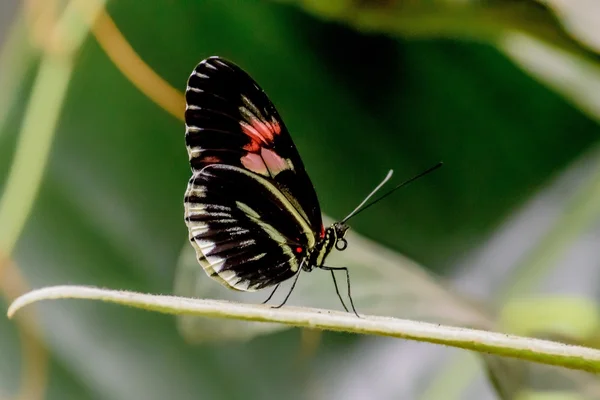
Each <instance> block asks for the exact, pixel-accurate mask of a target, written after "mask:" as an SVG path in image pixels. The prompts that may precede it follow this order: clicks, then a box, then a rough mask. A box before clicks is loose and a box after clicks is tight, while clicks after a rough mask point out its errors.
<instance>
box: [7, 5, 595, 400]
mask: <svg viewBox="0 0 600 400" xmlns="http://www.w3.org/2000/svg"><path fill="white" fill-rule="evenodd" d="M103 6H105V7H106V9H105V10H103V8H102V7H103ZM0 16H1V19H0V21H1V23H2V26H1V29H0V40H1V41H0V44H1V45H2V48H1V53H0V185H1V189H0V194H1V195H2V200H1V201H0V259H1V260H2V262H1V263H0V280H1V283H2V284H1V289H2V294H3V298H2V300H0V303H1V304H2V305H3V306H4V309H6V307H8V304H9V303H10V300H11V299H13V298H14V297H15V296H16V295H18V294H21V293H22V292H24V291H26V290H27V289H28V288H35V287H41V286H47V285H56V284H68V283H71V284H85V285H95V286H103V287H108V288H113V289H129V290H137V291H143V292H150V293H173V287H174V282H175V281H176V280H178V279H179V282H180V284H179V286H180V287H181V286H182V284H181V282H184V283H185V282H192V281H194V282H195V279H196V278H187V276H188V275H185V278H182V276H184V275H182V274H184V273H186V274H187V273H190V271H191V273H200V275H199V276H198V277H197V279H204V278H203V277H201V275H203V274H204V273H203V272H202V271H199V269H200V268H199V266H197V265H195V264H193V262H192V263H191V265H190V263H187V264H186V261H185V260H186V259H185V257H186V256H185V252H186V251H187V250H189V249H187V245H186V237H187V232H186V229H185V225H184V223H183V207H182V198H183V192H184V190H185V187H186V182H187V179H188V178H189V176H190V171H189V166H188V160H187V155H186V150H185V145H184V140H183V136H184V126H183V122H182V121H181V119H180V118H181V113H179V114H177V112H178V111H179V112H181V104H179V103H177V101H178V99H179V98H178V97H177V94H173V93H171V92H170V91H169V90H168V88H167V89H161V87H160V86H157V85H158V83H157V82H158V81H157V80H152V79H146V80H144V79H143V78H144V77H146V76H147V75H146V73H147V72H144V71H145V70H144V68H148V67H149V68H150V69H152V70H154V72H155V73H156V74H158V76H160V77H162V79H164V80H166V82H168V84H170V85H171V86H172V87H173V88H175V89H176V90H177V91H179V92H182V91H183V90H184V88H185V83H186V80H187V78H188V75H189V74H190V72H191V71H192V69H193V68H194V66H195V65H196V64H197V63H198V62H199V61H200V60H202V59H203V58H205V57H208V56H211V55H220V56H222V57H225V58H228V59H230V60H232V61H234V62H236V63H237V64H239V65H240V66H242V67H243V68H244V69H245V70H246V71H248V72H249V73H250V74H251V75H252V76H253V77H254V78H255V79H256V81H257V82H259V84H260V85H261V86H262V87H263V89H265V91H266V92H267V93H268V94H269V96H270V98H271V99H272V101H273V102H274V103H275V105H276V106H277V108H278V110H279V112H280V114H281V115H282V116H283V118H284V120H285V122H286V125H287V126H288V128H289V130H290V132H291V134H292V137H293V139H294V141H295V143H296V145H297V147H298V149H299V151H300V153H301V155H302V157H303V160H304V163H305V165H306V167H307V170H308V173H309V175H310V176H311V178H312V181H313V183H314V185H315V187H316V190H317V193H318V196H319V199H320V202H321V206H322V209H323V211H324V213H326V214H327V215H328V216H330V217H332V218H341V217H343V216H345V215H346V214H347V213H348V212H349V211H350V210H351V209H353V208H354V206H355V205H356V204H357V203H358V202H359V201H360V200H361V199H362V198H363V197H364V195H365V194H366V193H368V192H369V190H370V189H371V188H372V187H373V186H374V185H375V184H376V183H377V182H379V180H380V179H381V178H382V177H383V176H384V175H385V173H386V171H387V170H388V169H390V168H392V169H394V170H395V173H396V175H395V179H397V180H398V181H399V180H402V179H405V178H408V177H410V176H412V175H414V174H415V173H418V172H420V171H421V170H423V169H425V168H427V167H429V166H431V165H433V164H435V163H436V162H437V161H439V160H443V161H444V162H445V166H444V168H443V169H441V170H440V171H438V172H436V173H434V174H432V175H430V176H428V177H427V178H425V179H423V180H421V181H420V182H418V183H417V184H414V185H411V187H410V188H407V189H406V190H404V189H403V190H402V191H401V193H397V194H396V195H394V196H393V197H391V198H389V199H388V200H386V201H384V202H382V203H380V204H379V205H378V206H377V207H374V208H372V209H370V210H369V212H367V213H365V214H362V215H361V216H360V217H357V218H356V219H354V220H353V221H352V231H353V232H355V233H357V234H358V235H361V236H363V237H364V238H367V239H369V240H370V241H368V240H367V241H365V240H364V239H358V236H357V237H356V240H354V242H353V241H350V248H351V249H352V251H353V252H354V253H352V254H355V255H358V256H357V257H358V258H359V260H358V261H357V260H356V259H355V260H354V262H355V263H357V264H360V266H356V267H355V268H354V270H353V267H352V266H350V269H351V272H350V273H351V276H352V277H353V290H354V291H356V292H358V293H359V295H358V299H357V298H355V302H356V303H357V308H358V309H359V310H365V311H369V312H372V313H379V314H384V315H395V316H400V317H412V318H417V319H425V320H433V321H439V322H446V323H454V324H456V325H462V326H466V325H469V326H475V327H485V328H490V329H496V330H501V331H505V332H514V333H518V334H524V335H533V336H540V337H547V338H553V339H558V340H562V341H565V342H570V343H580V344H585V345H588V346H592V347H598V346H599V345H600V336H599V333H600V321H599V320H598V316H599V313H598V307H597V304H598V299H599V294H600V291H599V290H598V289H599V288H600V248H599V247H598V243H599V242H598V240H599V239H600V229H599V228H600V224H599V217H600V186H599V185H600V153H599V151H598V148H597V143H598V134H599V133H600V127H599V126H598V120H599V119H600V57H599V56H598V53H600V4H598V3H596V2H594V1H589V0H588V1H585V0H573V1H571V2H568V3H567V2H562V1H558V0H544V1H542V0H540V1H537V2H536V1H532V0H531V1H526V0H522V1H517V0H513V1H499V0H497V1H493V0H480V1H478V0H466V1H458V0H454V1H452V0H428V1H426V0H413V1H401V0H397V1H393V0H388V1H383V0H331V1H319V0H304V1H301V0H287V1H250V0H248V1H220V0H205V1H201V0H195V1H192V0H187V1H184V0H159V1H148V2H139V1H132V0H121V1H106V2H105V3H104V2H102V1H99V0H94V1H91V0H89V1H88V0H73V1H66V0H64V1H63V0H60V1H59V0H57V1H53V0H29V1H24V2H18V1H16V0H8V1H6V0H4V1H3V2H2V3H0ZM108 16H110V18H112V20H113V21H114V24H115V26H116V27H117V28H118V30H120V32H121V33H122V35H123V37H124V38H125V39H126V41H127V42H128V43H129V45H130V46H131V49H130V50H132V51H134V52H136V53H137V55H138V56H139V57H140V58H141V60H143V62H144V63H145V64H146V65H144V64H142V63H141V62H139V63H136V62H132V61H131V60H130V59H129V61H127V60H128V58H127V57H128V56H127V54H129V53H128V52H127V51H128V50H127V48H126V47H125V48H124V47H122V46H121V45H119V44H118V43H120V42H119V41H118V40H119V38H118V36H115V32H117V31H115V30H110V29H108V28H107V27H110V26H111V25H110V23H108V22H107V21H110V19H109V17H108ZM95 18H97V19H95ZM93 21H96V25H95V28H94V29H93V31H92V32H90V25H89V23H90V22H93ZM98 21H100V22H98ZM107 46H108V50H107ZM111 46H112V47H111ZM111 49H112V50H111ZM111 51H113V53H110V52H111ZM107 53H110V54H107ZM115 57H116V59H115ZM119 60H120V61H122V62H123V63H124V65H126V66H127V65H128V66H129V68H130V70H129V71H130V73H127V72H126V71H124V69H123V66H122V65H119V62H120V61H119ZM124 60H125V61H124ZM137 78H140V79H142V83H141V84H140V83H139V82H135V81H136V79H137ZM156 79H158V78H156ZM144 88H145V89H148V88H154V89H155V90H157V91H158V94H157V96H155V97H154V98H153V97H152V96H147V95H146V94H145V93H144V91H145V89H144ZM150 90H152V89H150ZM157 98H158V100H157ZM179 100H180V99H179ZM160 101H164V102H165V104H166V105H164V104H157V102H160ZM169 107H171V109H172V110H174V111H173V112H169V111H168V108H169ZM174 114H175V115H174ZM178 117H179V118H178ZM38 177H39V179H38ZM30 202H31V203H30ZM30 204H31V207H30ZM14 243H16V246H13V244H14ZM373 243H377V244H378V245H375V244H373ZM378 246H384V247H386V248H387V250H386V252H384V250H382V248H381V247H378ZM182 248H183V249H184V250H183V253H182ZM349 251H350V250H349ZM401 255H402V256H401ZM377 256H379V257H380V258H379V259H378V261H377V262H375V261H374V260H375V259H376V257H377ZM403 256H405V257H407V258H403ZM360 257H363V258H360ZM409 259H412V260H415V261H416V262H418V263H419V264H420V265H421V266H416V265H413V264H411V262H410V261H409ZM398 260H400V261H398ZM348 262H351V261H348ZM178 263H179V268H176V266H177V264H178ZM379 263H382V264H383V263H388V264H389V265H390V266H391V268H392V270H393V268H394V267H395V268H397V271H396V272H393V271H392V273H390V274H388V275H386V274H385V273H381V274H379V275H377V274H376V273H375V272H373V271H378V273H379V272H380V270H377V268H378V265H374V264H379ZM184 264H186V265H187V267H189V268H187V267H184V266H182V265H184ZM409 264H410V265H409ZM338 265H340V264H338ZM345 265H347V264H345ZM186 268H187V269H186ZM388 270H389V269H388ZM361 271H362V272H361ZM424 271H428V273H433V274H435V275H437V276H440V278H430V275H427V274H426V273H427V272H424ZM403 273H406V274H407V275H406V276H404V275H402V274H403ZM314 274H318V271H316V272H315V273H314ZM361 274H364V275H369V274H370V275H369V276H368V277H365V278H364V279H361ZM394 274H396V275H394ZM324 278H327V276H325V277H324ZM315 279H320V278H319V277H317V278H315ZM368 279H371V281H369V285H371V286H369V289H373V290H372V292H370V294H369V295H368V296H366V295H364V296H362V297H361V295H360V293H361V290H362V289H365V288H366V283H365V282H366V281H367V280H368ZM412 279H415V280H412ZM303 280H304V278H303ZM209 282H210V284H211V285H213V284H214V285H217V283H214V282H212V281H209ZM307 282H310V281H309V280H308V279H307ZM425 282H427V283H425ZM312 284H313V283H307V284H306V286H305V289H301V288H300V289H299V290H300V292H299V294H298V295H296V296H292V304H294V299H295V301H296V302H297V303H298V304H303V301H304V300H306V299H308V298H310V297H311V295H313V296H314V293H315V292H313V293H312V294H311V290H310V288H312V286H311V285H312ZM301 285H302V280H301V282H300V283H299V286H301ZM326 285H327V286H326V287H325V288H324V289H322V291H323V293H324V294H323V295H322V296H325V297H327V300H326V301H325V300H323V303H317V304H313V305H317V306H319V305H321V306H323V307H324V306H331V307H332V308H336V309H338V308H339V307H340V306H339V304H338V303H337V299H336V298H335V293H334V292H333V288H332V287H331V283H330V282H329V281H326ZM384 289H385V290H384ZM208 290H212V289H208ZM302 290H304V292H303V291H302ZM315 290H316V289H315ZM319 290H321V289H319ZM178 292H182V293H184V292H185V293H184V294H190V295H191V294H195V295H198V296H202V295H206V293H207V292H202V293H200V292H198V290H197V288H196V289H194V288H191V289H189V288H188V289H180V290H178ZM366 292H367V291H366V289H365V290H363V293H366ZM319 293H321V292H319ZM405 293H408V294H407V295H406V296H404V294H405ZM267 295H268V293H261V294H260V295H259V297H244V296H241V297H237V299H238V300H242V301H244V299H246V301H254V300H255V299H261V298H262V297H263V296H264V297H266V296H267ZM319 296H321V294H319ZM248 299H252V300H248ZM450 299H452V301H450ZM361 305H362V308H361ZM23 314H24V315H23V317H22V318H19V319H18V320H17V322H15V321H9V320H8V319H6V318H0V352H1V353H0V354H2V357H0V399H3V400H4V399H111V400H112V399H115V400H117V399H171V398H173V399H237V398H245V399H269V398H281V397H282V396H286V398H288V399H296V398H298V399H306V398H311V399H312V398H318V399H321V398H343V399H363V398H377V399H496V398H518V399H534V398H535V399H550V398H552V399H588V398H591V399H600V391H599V390H598V387H597V382H595V383H594V379H595V378H594V377H591V376H590V375H587V374H583V373H581V374H579V373H577V374H576V373H571V372H567V373H565V372H564V371H561V370H558V369H551V370H550V371H546V370H543V369H540V368H538V367H536V366H532V365H528V364H527V365H526V364H523V363H518V367H514V368H513V367H508V366H507V365H505V364H504V361H503V360H498V359H482V358H480V357H478V356H476V355H473V354H470V353H467V352H464V351H458V350H455V349H448V348H442V347H438V346H434V345H429V344H420V343H410V342H405V341H400V340H392V339H382V338H366V337H357V336H352V335H345V334H332V333H323V334H320V333H318V332H311V331H299V330H287V331H281V332H277V333H271V334H268V332H260V333H259V332H254V331H252V330H251V328H250V327H248V329H249V330H248V335H247V336H248V337H253V338H252V339H250V340H246V341H239V340H225V339H231V338H228V337H226V335H223V337H219V335H214V337H210V340H208V341H206V340H205V341H200V340H194V339H192V338H191V337H192V336H194V332H190V331H189V327H188V330H187V332H186V329H185V327H183V328H182V325H184V324H182V323H181V321H180V324H179V325H178V324H177V321H176V319H175V318H174V317H171V316H164V315H155V314H151V313H147V312H141V311H136V310H131V309H125V308H120V307H115V306H108V305H103V304H96V303H88V302H86V303H83V302H60V303H48V304H42V305H40V306H36V307H32V309H31V310H30V311H29V313H23ZM465 315H469V317H465ZM473 315H475V316H476V317H471V316H473ZM216 323H217V324H218V323H220V322H216ZM178 327H179V328H180V329H178ZM240 327H241V328H240V329H244V328H243V325H240ZM182 331H183V333H184V334H183V335H182V334H181V333H182ZM254 336H256V337H254ZM184 338H186V339H184ZM205 339H206V338H205ZM220 339H222V340H220ZM192 342H193V343H192ZM482 361H484V362H482ZM557 376H559V378H557ZM488 377H491V379H488ZM502 396H503V397H502Z"/></svg>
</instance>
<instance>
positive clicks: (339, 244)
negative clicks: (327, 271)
mask: <svg viewBox="0 0 600 400" xmlns="http://www.w3.org/2000/svg"><path fill="white" fill-rule="evenodd" d="M346 247H348V241H347V240H346V239H344V238H339V239H338V240H337V241H336V242H335V248H336V249H338V250H339V251H344V250H346Z"/></svg>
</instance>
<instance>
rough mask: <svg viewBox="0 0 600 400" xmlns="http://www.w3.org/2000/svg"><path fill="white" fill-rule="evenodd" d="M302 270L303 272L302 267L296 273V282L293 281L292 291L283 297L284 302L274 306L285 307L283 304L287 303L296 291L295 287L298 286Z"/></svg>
mask: <svg viewBox="0 0 600 400" xmlns="http://www.w3.org/2000/svg"><path fill="white" fill-rule="evenodd" d="M300 272H302V268H300V269H299V270H298V273H296V278H295V279H294V283H292V287H291V288H290V291H289V292H288V294H287V296H285V299H283V303H281V304H280V305H278V306H273V307H272V308H281V307H283V305H284V304H285V303H287V301H288V299H289V298H290V295H291V294H292V292H293V291H294V288H295V287H296V282H298V278H299V277H300Z"/></svg>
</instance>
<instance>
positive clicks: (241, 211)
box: [184, 57, 348, 291]
mask: <svg viewBox="0 0 600 400" xmlns="http://www.w3.org/2000/svg"><path fill="white" fill-rule="evenodd" d="M185 122H186V135H185V140H186V146H187V150H188V155H189V159H190V166H191V169H192V177H191V178H190V180H189V182H188V186H187V190H186V193H185V199H184V208H185V221H186V224H187V227H188V231H189V238H190V242H191V244H192V246H193V247H194V249H195V251H196V255H197V258H198V262H199V263H200V265H201V266H202V267H203V268H204V270H205V271H206V273H207V274H208V275H209V276H210V277H212V278H214V279H215V280H217V281H218V282H220V283H221V284H223V285H225V286H227V287H230V288H232V289H236V290H242V291H256V290H259V289H263V288H267V287H270V286H275V285H278V284H279V283H281V282H283V281H285V280H287V279H289V278H291V277H293V276H297V274H299V273H300V272H301V271H311V270H313V269H314V268H323V269H329V268H328V267H325V265H324V262H325V259H326V257H327V255H328V254H329V253H330V252H331V250H332V249H333V247H334V246H335V247H337V248H338V249H339V250H343V249H344V248H345V247H346V241H345V239H344V235H345V233H346V230H347V229H348V227H347V225H345V224H344V223H335V224H333V225H332V226H331V227H329V228H327V229H325V228H324V226H323V221H322V217H321V210H320V206H319V202H318V199H317V195H316V192H315V190H314V187H313V185H312V183H311V181H310V178H309V177H308V174H307V173H306V171H305V169H304V165H303V163H302V160H301V158H300V155H299V154H298V151H297V149H296V147H295V145H294V143H293V141H292V139H291V136H290V134H289V132H288V130H287V128H286V126H285V124H284V123H283V120H282V119H281V117H280V116H279V114H278V112H277V110H276V109H275V107H274V106H273V104H272V103H271V101H270V100H269V99H268V97H267V96H266V94H265V93H264V91H263V90H262V89H261V88H260V87H259V86H258V85H257V84H256V82H255V81H254V80H253V79H252V78H251V77H250V76H249V75H248V74H246V73H245V72H244V71H243V70H242V69H240V68H239V67H237V66H236V65H235V64H233V63H231V62H229V61H227V60H224V59H222V58H219V57H210V58H208V59H206V60H204V61H202V62H201V63H200V64H198V66H197V67H196V68H195V69H194V71H193V73H192V74H191V76H190V78H189V80H188V85H187V90H186V112H185Z"/></svg>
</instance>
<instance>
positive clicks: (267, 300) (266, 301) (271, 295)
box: [261, 283, 280, 304]
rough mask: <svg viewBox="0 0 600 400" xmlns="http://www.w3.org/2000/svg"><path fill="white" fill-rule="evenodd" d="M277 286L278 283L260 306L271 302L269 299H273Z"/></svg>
mask: <svg viewBox="0 0 600 400" xmlns="http://www.w3.org/2000/svg"><path fill="white" fill-rule="evenodd" d="M279 285H280V283H278V284H277V286H275V289H273V291H272V292H271V294H270V295H269V297H267V299H266V300H265V301H263V302H262V303H261V304H265V303H268V302H269V300H271V297H273V295H274V294H275V292H276V291H277V289H279Z"/></svg>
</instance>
